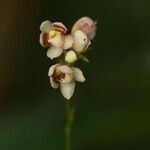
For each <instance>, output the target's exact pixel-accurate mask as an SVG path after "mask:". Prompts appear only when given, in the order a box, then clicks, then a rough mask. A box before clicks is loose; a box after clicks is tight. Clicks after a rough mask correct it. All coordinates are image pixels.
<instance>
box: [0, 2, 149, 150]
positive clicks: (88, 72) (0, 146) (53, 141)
mask: <svg viewBox="0 0 150 150" xmlns="http://www.w3.org/2000/svg"><path fill="white" fill-rule="evenodd" d="M82 16H89V17H92V18H93V19H94V20H97V22H98V30H97V35H96V37H95V40H94V41H93V42H92V46H93V47H92V50H91V51H89V52H88V53H87V56H88V57H89V59H90V63H88V64H86V63H84V62H79V63H78V64H77V66H79V67H80V68H81V69H82V70H83V72H84V74H85V76H86V82H85V83H84V84H80V83H78V84H77V86H76V91H75V94H74V96H73V98H72V100H71V101H72V103H73V105H74V106H75V107H76V113H75V122H74V125H73V150H133V149H134V150H149V149H150V91H149V90H150V1H149V0H112V1H111V0H75V1H73V0H58V1H54V0H53V1H52V0H36V1H34V0H30V1H27V0H26V1H25V0H24V1H21V0H0V61H1V63H0V150H64V135H63V132H64V120H65V102H64V99H63V97H62V96H61V94H60V91H59V90H54V89H52V88H51V87H50V84H49V79H48V76H47V72H48V69H49V66H50V65H52V62H51V61H50V60H49V59H48V58H47V57H46V50H45V49H44V48H42V47H41V46H40V44H39V34H40V31H39V26H40V24H41V22H42V21H44V20H46V19H49V20H51V21H53V22H54V21H62V22H63V23H64V24H66V25H67V26H68V28H70V29H71V26H72V25H73V23H74V22H75V21H76V20H77V19H78V18H80V17H82Z"/></svg>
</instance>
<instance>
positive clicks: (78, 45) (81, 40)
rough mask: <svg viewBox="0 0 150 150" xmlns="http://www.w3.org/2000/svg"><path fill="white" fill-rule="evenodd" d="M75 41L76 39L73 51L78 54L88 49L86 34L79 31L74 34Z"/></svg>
mask: <svg viewBox="0 0 150 150" xmlns="http://www.w3.org/2000/svg"><path fill="white" fill-rule="evenodd" d="M73 39H74V42H73V49H74V50H75V51H76V52H78V53H81V52H82V51H83V50H84V49H85V48H86V45H87V44H88V37H87V35H86V34H85V33H84V32H82V31H80V30H77V31H76V32H75V33H74V34H73Z"/></svg>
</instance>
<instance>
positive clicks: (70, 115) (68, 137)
mask: <svg viewBox="0 0 150 150" xmlns="http://www.w3.org/2000/svg"><path fill="white" fill-rule="evenodd" d="M73 115H74V110H73V108H72V107H71V104H70V101H69V102H68V101H67V102H66V125H65V150H71V130H72V123H73Z"/></svg>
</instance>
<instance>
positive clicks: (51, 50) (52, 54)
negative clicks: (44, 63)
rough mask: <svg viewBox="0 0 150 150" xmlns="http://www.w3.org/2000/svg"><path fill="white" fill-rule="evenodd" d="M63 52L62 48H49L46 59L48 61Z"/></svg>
mask: <svg viewBox="0 0 150 150" xmlns="http://www.w3.org/2000/svg"><path fill="white" fill-rule="evenodd" d="M62 52H63V49H62V48H56V47H50V48H49V49H48V51H47V57H49V58H50V59H53V58H56V57H59V56H60V55H61V54H62Z"/></svg>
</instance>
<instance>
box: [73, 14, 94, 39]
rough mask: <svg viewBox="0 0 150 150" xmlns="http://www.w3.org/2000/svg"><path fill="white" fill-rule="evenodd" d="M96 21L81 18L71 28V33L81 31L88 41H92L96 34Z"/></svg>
mask: <svg viewBox="0 0 150 150" xmlns="http://www.w3.org/2000/svg"><path fill="white" fill-rule="evenodd" d="M96 23H97V22H96V21H93V20H92V19H91V18H89V17H82V18H80V19H79V20H78V21H77V22H75V24H74V25H73V28H72V33H74V32H75V31H77V30H81V31H83V32H84V33H85V34H86V35H87V36H88V38H89V39H93V38H94V36H95V33H96Z"/></svg>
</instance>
